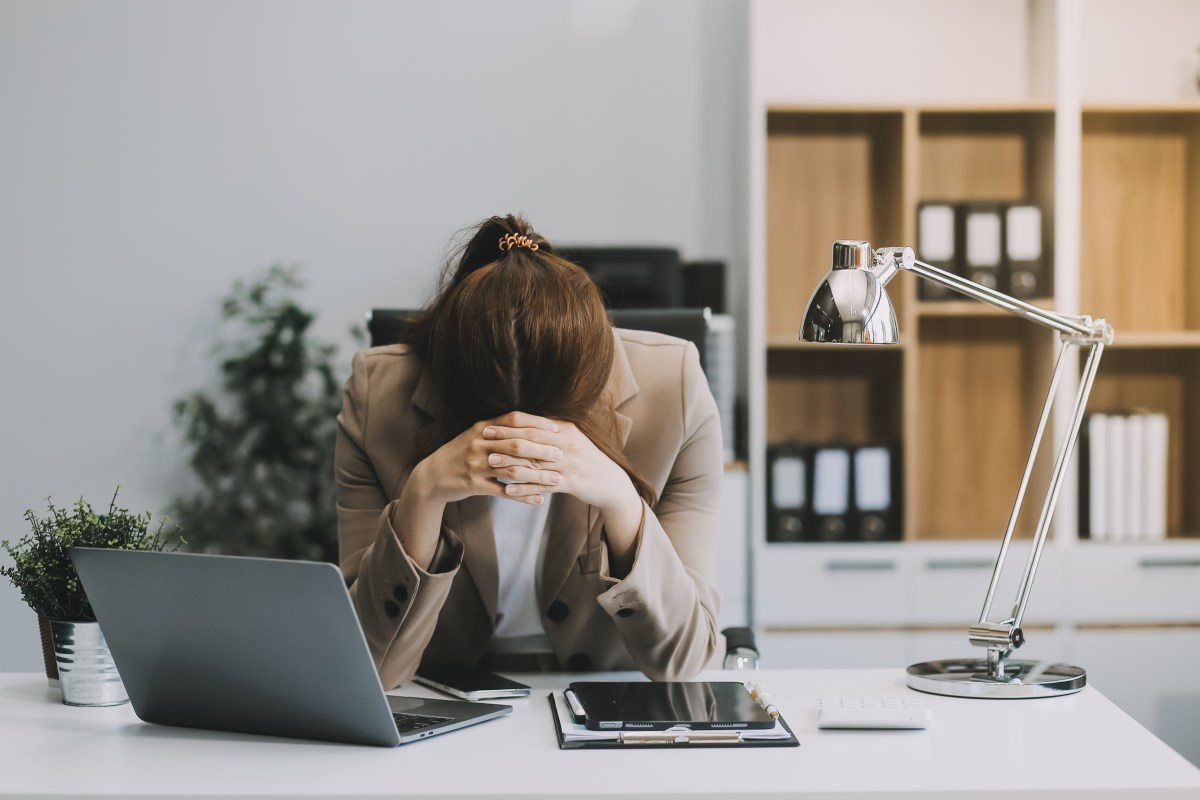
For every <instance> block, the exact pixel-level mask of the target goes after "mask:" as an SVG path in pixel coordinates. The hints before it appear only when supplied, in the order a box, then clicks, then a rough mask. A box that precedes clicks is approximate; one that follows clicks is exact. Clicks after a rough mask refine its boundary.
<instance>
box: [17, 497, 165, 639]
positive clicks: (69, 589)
mask: <svg viewBox="0 0 1200 800" xmlns="http://www.w3.org/2000/svg"><path fill="white" fill-rule="evenodd" d="M117 491H118V492H119V491H120V487H117ZM46 504H47V506H48V507H49V515H48V516H45V517H38V516H37V515H36V514H34V512H33V510H32V509H30V510H28V511H26V512H25V519H26V520H28V521H29V525H30V527H31V528H32V531H31V532H30V533H28V534H26V535H25V536H24V537H22V538H21V539H20V540H19V541H17V542H16V543H13V542H10V541H8V540H7V539H6V540H4V541H3V542H0V547H3V548H4V550H5V551H7V552H8V554H9V556H11V557H12V559H13V565H12V566H11V567H9V566H2V567H0V575H2V576H4V577H6V578H8V579H9V580H10V581H11V582H12V584H13V586H16V587H17V589H18V590H19V591H20V592H21V597H22V598H23V599H24V600H25V602H26V603H28V604H29V607H30V608H32V609H33V610H34V611H36V612H37V613H38V614H40V615H41V616H43V617H45V618H47V619H55V620H68V621H72V622H93V621H95V619H96V615H95V614H94V613H93V612H92V606H91V603H89V602H88V599H87V595H86V594H85V593H84V591H83V586H82V585H81V584H80V582H79V576H78V575H77V574H76V573H75V565H74V564H72V563H71V555H70V551H71V548H72V547H107V548H115V549H123V550H165V549H167V547H168V546H169V545H171V544H174V547H178V546H179V544H180V543H182V541H183V540H182V538H181V537H179V536H178V535H177V532H176V531H170V532H168V533H166V534H164V532H163V526H164V525H165V523H166V519H165V518H164V519H162V520H160V521H159V523H158V528H156V529H155V530H154V532H153V533H151V532H150V514H149V512H147V513H145V514H133V513H130V511H129V510H128V509H125V508H117V492H113V497H112V502H110V503H109V506H108V511H107V512H106V513H104V514H97V513H96V512H95V510H93V509H92V507H91V505H90V504H88V503H87V502H85V501H84V500H83V498H80V499H79V500H77V501H76V502H75V506H74V508H73V509H71V510H68V509H65V508H57V507H55V505H54V503H53V502H52V501H51V500H50V499H49V498H47V499H46ZM174 547H173V548H172V549H174Z"/></svg>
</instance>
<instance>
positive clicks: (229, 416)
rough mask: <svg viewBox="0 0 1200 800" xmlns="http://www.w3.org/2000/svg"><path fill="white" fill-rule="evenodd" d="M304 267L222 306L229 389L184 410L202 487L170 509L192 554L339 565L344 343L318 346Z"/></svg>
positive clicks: (251, 285)
mask: <svg viewBox="0 0 1200 800" xmlns="http://www.w3.org/2000/svg"><path fill="white" fill-rule="evenodd" d="M300 288H301V282H300V279H299V277H298V276H297V272H296V269H295V268H291V267H280V266H276V267H272V268H271V269H269V270H268V271H267V272H266V274H265V275H263V276H262V277H260V278H258V279H256V280H253V281H250V282H244V281H240V280H239V281H237V282H236V283H235V284H234V287H233V291H232V292H231V293H230V295H229V296H228V297H227V298H225V300H224V301H223V302H222V306H221V320H222V321H221V334H220V336H219V337H218V343H217V345H216V348H215V353H216V355H217V356H218V357H219V358H220V365H219V366H220V374H221V380H220V387H219V390H218V391H216V392H213V393H210V392H207V391H203V390H201V391H196V392H194V393H192V394H190V395H188V396H187V397H185V398H183V399H182V400H179V401H178V402H177V403H176V404H175V415H176V419H177V420H178V421H179V423H180V424H181V425H182V426H183V430H184V439H185V441H186V442H187V444H188V446H189V448H190V450H191V455H190V458H189V461H190V464H191V467H192V470H193V472H194V473H195V475H196V477H197V479H198V480H199V483H200V487H199V489H198V490H197V491H196V492H195V493H194V494H192V495H191V496H188V497H180V498H177V499H176V500H175V503H174V505H173V509H172V513H173V516H174V517H175V519H176V521H177V522H178V523H179V524H180V526H181V527H182V528H183V530H184V532H185V534H186V535H187V537H188V541H189V543H190V544H191V546H192V547H193V548H194V549H198V550H202V551H206V552H212V553H228V554H235V555H258V556H270V557H278V558H307V559H319V560H326V561H336V560H337V518H336V514H335V508H334V480H333V446H334V440H335V439H336V433H337V413H338V410H339V409H340V407H341V384H342V380H341V378H340V377H339V376H338V374H337V370H336V369H335V366H334V365H335V363H336V353H337V348H336V346H334V345H332V344H328V343H325V342H321V341H319V340H317V339H315V338H314V337H313V335H312V333H311V330H310V328H311V326H312V323H313V321H314V319H315V314H314V313H313V312H311V311H309V310H307V309H305V308H303V307H302V306H301V305H300V303H299V302H298V300H297V298H296V294H297V291H298V290H299V289H300Z"/></svg>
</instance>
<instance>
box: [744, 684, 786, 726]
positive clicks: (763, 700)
mask: <svg viewBox="0 0 1200 800" xmlns="http://www.w3.org/2000/svg"><path fill="white" fill-rule="evenodd" d="M746 689H747V690H749V692H750V696H751V697H753V698H754V699H755V700H756V701H758V704H759V705H760V706H762V707H763V710H764V711H766V712H767V713H768V714H770V715H771V719H779V706H777V705H775V701H773V700H772V699H771V695H769V694H767V693H766V692H765V691H763V688H762V687H761V686H759V685H758V684H757V683H750V682H747V683H746Z"/></svg>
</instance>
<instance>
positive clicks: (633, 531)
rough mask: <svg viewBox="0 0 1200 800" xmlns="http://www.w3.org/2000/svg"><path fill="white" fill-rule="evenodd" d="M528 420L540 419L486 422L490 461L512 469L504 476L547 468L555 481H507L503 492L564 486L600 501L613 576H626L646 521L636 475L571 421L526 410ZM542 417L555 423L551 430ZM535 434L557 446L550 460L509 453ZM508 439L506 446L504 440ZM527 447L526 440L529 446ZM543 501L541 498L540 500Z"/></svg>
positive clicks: (537, 493)
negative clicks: (522, 423)
mask: <svg viewBox="0 0 1200 800" xmlns="http://www.w3.org/2000/svg"><path fill="white" fill-rule="evenodd" d="M522 416H523V417H524V418H525V419H526V420H538V421H539V425H538V426H537V427H516V428H514V427H509V426H506V425H502V424H499V420H496V421H494V422H495V423H496V424H491V425H488V426H487V427H486V428H485V429H484V430H483V431H482V434H483V437H484V439H485V440H486V441H488V442H491V443H492V455H490V464H491V466H492V467H493V468H494V469H498V470H502V471H503V470H513V472H512V473H511V475H510V474H507V473H506V474H505V475H504V477H511V478H513V479H515V480H525V478H523V477H521V476H523V475H536V474H545V473H546V472H549V473H550V474H551V475H553V476H555V477H556V478H557V481H556V482H553V483H547V482H546V481H545V480H531V481H529V482H526V483H514V484H510V485H508V486H506V487H504V491H505V494H506V495H507V496H509V497H513V498H520V499H526V498H533V497H538V498H540V497H541V496H542V495H544V494H549V493H558V492H562V493H565V494H570V495H574V496H575V497H577V498H579V499H580V500H582V501H583V502H585V503H587V504H589V505H592V506H596V508H598V509H599V510H600V515H601V516H602V517H603V518H604V530H605V534H606V536H607V538H608V545H609V566H610V569H611V570H612V574H613V576H614V577H624V576H625V574H627V573H628V570H629V567H630V566H631V565H632V561H633V552H634V550H635V548H636V543H637V533H638V530H640V529H641V525H642V499H641V497H640V496H639V495H638V493H637V490H636V489H635V488H634V486H633V481H631V480H630V479H629V476H628V475H627V474H626V473H625V470H623V469H621V467H619V466H618V465H617V464H616V463H615V462H614V461H613V460H612V459H611V458H609V457H608V456H606V455H605V454H604V452H603V451H602V450H600V448H598V447H596V445H595V444H594V443H593V442H592V440H591V439H589V438H587V436H585V435H584V434H583V432H582V431H580V430H579V428H577V427H576V426H575V425H574V424H573V423H570V422H561V421H559V422H556V421H552V420H548V419H545V418H544V417H532V416H530V415H522ZM540 423H550V424H552V425H555V426H556V428H557V430H550V429H549V428H548V427H547V426H545V425H543V424H540ZM533 439H536V442H537V443H538V444H540V445H541V446H549V447H552V448H555V449H556V450H557V451H558V452H557V453H556V454H555V455H556V456H557V457H556V458H555V459H554V460H553V462H551V463H543V461H542V460H540V459H537V458H534V459H530V458H528V457H525V456H522V455H510V451H511V450H513V449H516V448H513V447H511V446H509V445H510V443H512V442H530V443H532V441H531V440H533ZM502 444H503V445H505V446H504V447H503V449H502V448H501V447H500V446H501V445H502ZM525 449H526V450H528V449H529V448H528V447H527V446H526V448H525ZM538 502H540V500H539V501H538Z"/></svg>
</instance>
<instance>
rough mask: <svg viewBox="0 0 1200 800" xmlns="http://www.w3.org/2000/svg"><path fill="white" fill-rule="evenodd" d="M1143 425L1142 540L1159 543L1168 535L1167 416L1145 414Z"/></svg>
mask: <svg viewBox="0 0 1200 800" xmlns="http://www.w3.org/2000/svg"><path fill="white" fill-rule="evenodd" d="M1144 425H1145V437H1144V441H1145V451H1144V452H1145V455H1144V457H1143V458H1144V461H1143V464H1142V474H1143V475H1144V476H1145V481H1144V482H1143V484H1142V485H1143V487H1144V489H1143V493H1142V494H1143V497H1142V501H1143V503H1144V504H1145V505H1144V507H1143V514H1144V519H1145V524H1144V526H1143V533H1144V535H1145V538H1147V539H1149V540H1151V541H1158V540H1160V539H1165V538H1166V536H1167V452H1168V447H1169V439H1168V436H1167V434H1168V431H1167V415H1166V414H1147V415H1146V420H1145V423H1144Z"/></svg>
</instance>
